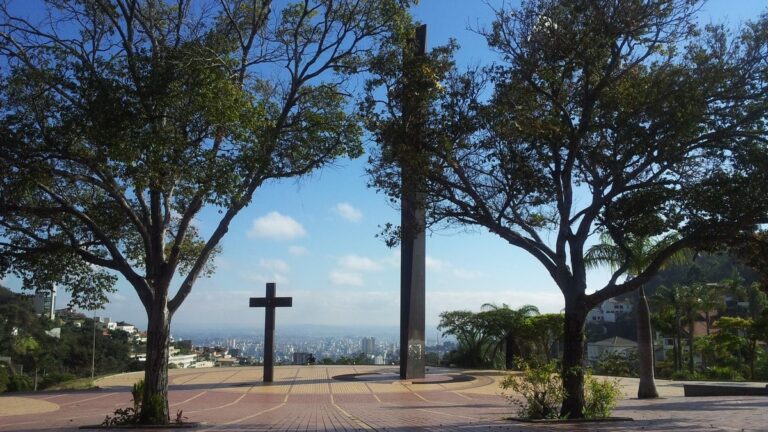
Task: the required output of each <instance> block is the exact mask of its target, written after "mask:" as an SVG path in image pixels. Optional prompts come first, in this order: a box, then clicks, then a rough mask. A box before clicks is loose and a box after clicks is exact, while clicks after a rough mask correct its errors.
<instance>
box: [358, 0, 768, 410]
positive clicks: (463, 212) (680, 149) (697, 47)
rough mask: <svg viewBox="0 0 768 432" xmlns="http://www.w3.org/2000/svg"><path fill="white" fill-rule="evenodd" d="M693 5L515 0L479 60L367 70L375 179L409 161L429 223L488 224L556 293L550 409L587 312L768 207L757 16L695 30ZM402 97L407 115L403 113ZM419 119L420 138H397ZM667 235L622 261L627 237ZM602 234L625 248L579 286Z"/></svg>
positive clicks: (762, 37) (570, 375)
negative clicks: (488, 58) (555, 373)
mask: <svg viewBox="0 0 768 432" xmlns="http://www.w3.org/2000/svg"><path fill="white" fill-rule="evenodd" d="M699 4H700V2H697V1H691V0H619V1H616V0H536V1H534V0H531V1H523V2H522V4H521V6H520V7H519V8H512V9H510V8H506V7H505V8H502V9H500V10H498V11H496V12H497V13H496V18H495V21H494V22H493V24H492V26H491V27H490V28H489V29H487V30H485V31H482V33H483V34H484V35H485V36H486V38H487V41H488V44H489V46H490V48H491V49H492V50H493V51H495V53H496V54H497V55H498V58H499V61H498V62H497V63H496V64H494V65H492V66H490V67H488V68H485V69H475V70H472V71H468V72H460V71H457V70H456V68H454V67H453V65H452V64H451V47H447V48H441V49H437V50H434V51H433V52H432V53H431V54H430V55H427V56H424V57H423V58H422V59H418V61H417V62H415V66H414V61H408V58H407V57H406V59H405V60H406V61H405V62H403V65H404V67H394V66H392V63H393V61H394V60H390V61H382V62H381V63H379V64H375V65H374V68H373V70H374V72H375V73H376V76H375V78H374V79H373V80H372V81H371V82H370V86H369V92H368V97H367V99H366V104H365V105H364V106H365V107H366V108H367V110H368V116H367V121H368V122H367V127H368V128H369V129H370V130H371V132H372V134H373V137H374V139H375V140H376V141H377V142H378V143H379V144H380V149H381V151H380V152H378V154H377V155H375V156H374V158H373V159H372V165H371V170H370V171H371V173H372V176H373V177H372V178H373V183H374V185H375V186H376V187H378V188H380V189H381V190H384V191H385V192H386V193H388V194H389V195H390V196H392V197H397V196H398V194H399V193H400V182H399V180H398V179H399V176H400V165H399V164H398V163H397V162H398V161H402V160H406V161H410V162H408V163H413V164H414V165H415V167H417V168H418V170H419V173H420V176H421V178H422V179H423V185H422V186H418V187H421V188H423V190H422V191H421V192H422V193H423V194H424V195H425V196H426V197H427V199H426V202H427V214H428V223H429V224H431V225H432V226H440V225H443V226H445V225H449V226H475V227H481V228H483V229H487V230H488V231H490V232H491V233H493V234H495V235H498V236H499V237H501V238H503V239H504V240H506V241H507V242H508V243H509V244H510V245H512V246H514V247H517V248H520V249H522V250H524V251H526V252H528V253H529V254H530V255H531V256H532V257H533V258H534V259H535V260H537V261H538V262H539V263H540V264H541V265H542V266H543V267H544V268H545V269H546V271H547V272H548V273H549V275H550V276H551V277H552V280H553V281H554V283H555V284H556V285H557V287H558V288H559V289H560V290H561V292H562V294H563V297H564V299H565V322H564V342H565V343H564V351H563V362H562V368H563V370H562V376H563V385H564V388H565V392H566V394H567V396H566V399H565V401H564V403H563V406H562V409H561V414H562V415H563V416H568V417H581V416H583V408H584V369H583V366H584V324H585V319H586V315H587V312H589V310H590V309H592V308H593V307H595V306H597V305H598V304H600V303H601V302H603V301H605V300H607V299H609V298H612V297H614V296H616V295H619V294H622V293H628V292H631V291H634V290H636V289H638V287H640V286H642V285H643V284H644V283H646V282H647V281H648V279H649V278H650V277H651V275H653V274H654V273H655V272H656V271H657V270H658V269H659V268H660V267H661V266H662V264H663V263H664V262H665V261H666V260H667V259H668V258H669V257H671V256H672V255H674V254H675V253H677V252H679V251H681V250H683V249H685V248H694V249H695V248H705V247H711V246H712V245H713V244H715V243H718V242H721V241H725V240H728V239H729V238H731V236H733V235H734V234H735V233H738V232H740V231H741V230H743V229H747V230H751V229H753V228H754V226H755V224H757V223H760V222H763V221H764V220H765V217H766V215H768V212H767V210H768V203H767V202H766V196H768V195H766V192H765V185H766V180H768V178H767V177H768V151H766V150H767V149H766V143H768V137H767V136H766V122H767V120H768V119H767V117H766V113H768V98H767V97H766V95H767V94H768V88H767V86H768V79H766V78H767V77H768V61H766V59H767V58H768V15H763V16H761V17H759V18H758V19H757V20H756V21H755V22H751V23H746V24H745V25H743V26H742V27H741V28H740V29H739V30H738V31H736V32H733V33H732V32H730V31H729V30H728V29H727V28H725V27H724V26H708V27H706V28H703V29H702V28H698V27H697V26H696V13H697V10H698V6H699ZM402 40H403V41H405V42H404V43H406V44H407V43H408V41H407V38H403V39H402ZM401 51H402V50H401ZM405 52H408V50H407V49H406V50H405ZM381 58H383V59H387V58H389V59H398V58H400V57H399V52H398V51H396V50H389V51H387V50H385V51H384V52H382V54H381ZM414 81H415V82H417V83H418V86H417V87H413V83H414ZM414 88H415V89H416V91H413V90H412V89H414ZM382 89H385V90H382ZM406 90H408V91H406ZM414 104H417V106H420V107H423V108H422V109H420V110H418V111H416V113H417V115H414V111H413V110H403V109H402V108H403V107H409V106H413V105H414ZM414 125H418V128H414ZM414 130H418V131H420V132H418V133H420V134H421V136H420V137H419V140H418V142H419V143H421V144H420V146H419V147H418V148H413V147H409V146H408V145H405V144H406V143H408V142H409V141H408V140H409V139H410V137H411V135H412V134H413V131H414ZM671 233H676V235H677V236H676V237H675V238H676V240H674V241H671V242H669V243H667V244H664V247H662V248H659V250H656V251H655V253H654V256H653V258H652V259H650V260H648V262H646V263H644V264H643V265H642V268H633V267H634V264H635V261H636V257H635V256H634V254H632V253H631V244H632V240H633V239H636V238H662V237H664V236H667V235H669V234H671ZM600 234H604V235H606V236H608V237H609V238H610V239H611V242H612V243H613V244H614V245H615V246H616V247H617V248H618V249H619V250H620V251H622V253H620V254H618V256H620V257H622V262H620V263H617V265H616V268H615V269H614V271H613V272H612V274H611V276H610V278H609V279H608V280H607V281H606V282H605V284H604V285H603V286H600V287H587V277H586V276H587V264H588V263H587V261H586V260H585V254H586V252H587V250H588V248H589V246H590V244H592V243H593V242H594V241H595V240H596V237H595V236H597V235H600ZM629 270H632V272H633V273H634V274H633V276H634V277H633V278H630V279H623V278H621V276H622V275H624V274H626V272H627V271H629ZM588 288H589V289H588Z"/></svg>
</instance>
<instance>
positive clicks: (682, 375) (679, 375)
mask: <svg viewBox="0 0 768 432" xmlns="http://www.w3.org/2000/svg"><path fill="white" fill-rule="evenodd" d="M706 378H707V377H706V376H704V375H702V374H701V373H699V372H696V371H694V372H693V373H691V372H688V371H687V370H680V371H677V372H673V373H672V375H671V376H670V379H673V380H678V381H690V380H703V379H706Z"/></svg>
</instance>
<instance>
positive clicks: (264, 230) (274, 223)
mask: <svg viewBox="0 0 768 432" xmlns="http://www.w3.org/2000/svg"><path fill="white" fill-rule="evenodd" d="M305 235H307V232H306V231H305V230H304V227H303V226H301V224H300V223H298V222H297V221H296V220H295V219H293V218H292V217H290V216H285V215H282V214H280V213H278V212H271V213H268V214H266V215H264V216H262V217H260V218H258V219H254V220H253V225H252V226H251V229H250V230H248V237H264V238H268V239H272V240H290V239H294V238H298V237H304V236H305Z"/></svg>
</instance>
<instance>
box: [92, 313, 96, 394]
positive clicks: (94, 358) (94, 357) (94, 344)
mask: <svg viewBox="0 0 768 432" xmlns="http://www.w3.org/2000/svg"><path fill="white" fill-rule="evenodd" d="M95 371H96V309H94V310H93V346H92V347H91V382H93V376H94V372H95Z"/></svg>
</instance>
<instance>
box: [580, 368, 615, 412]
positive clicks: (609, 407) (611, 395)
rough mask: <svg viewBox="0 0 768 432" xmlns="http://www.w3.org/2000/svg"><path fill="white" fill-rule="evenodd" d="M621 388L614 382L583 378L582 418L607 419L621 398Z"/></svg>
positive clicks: (588, 376)
mask: <svg viewBox="0 0 768 432" xmlns="http://www.w3.org/2000/svg"><path fill="white" fill-rule="evenodd" d="M621 395H622V393H621V386H620V385H619V383H618V381H616V380H599V379H597V378H595V377H593V376H591V375H587V376H586V377H584V418H588V419H600V418H608V417H610V416H611V412H612V411H613V409H614V408H615V407H616V404H617V403H618V400H619V398H621Z"/></svg>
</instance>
